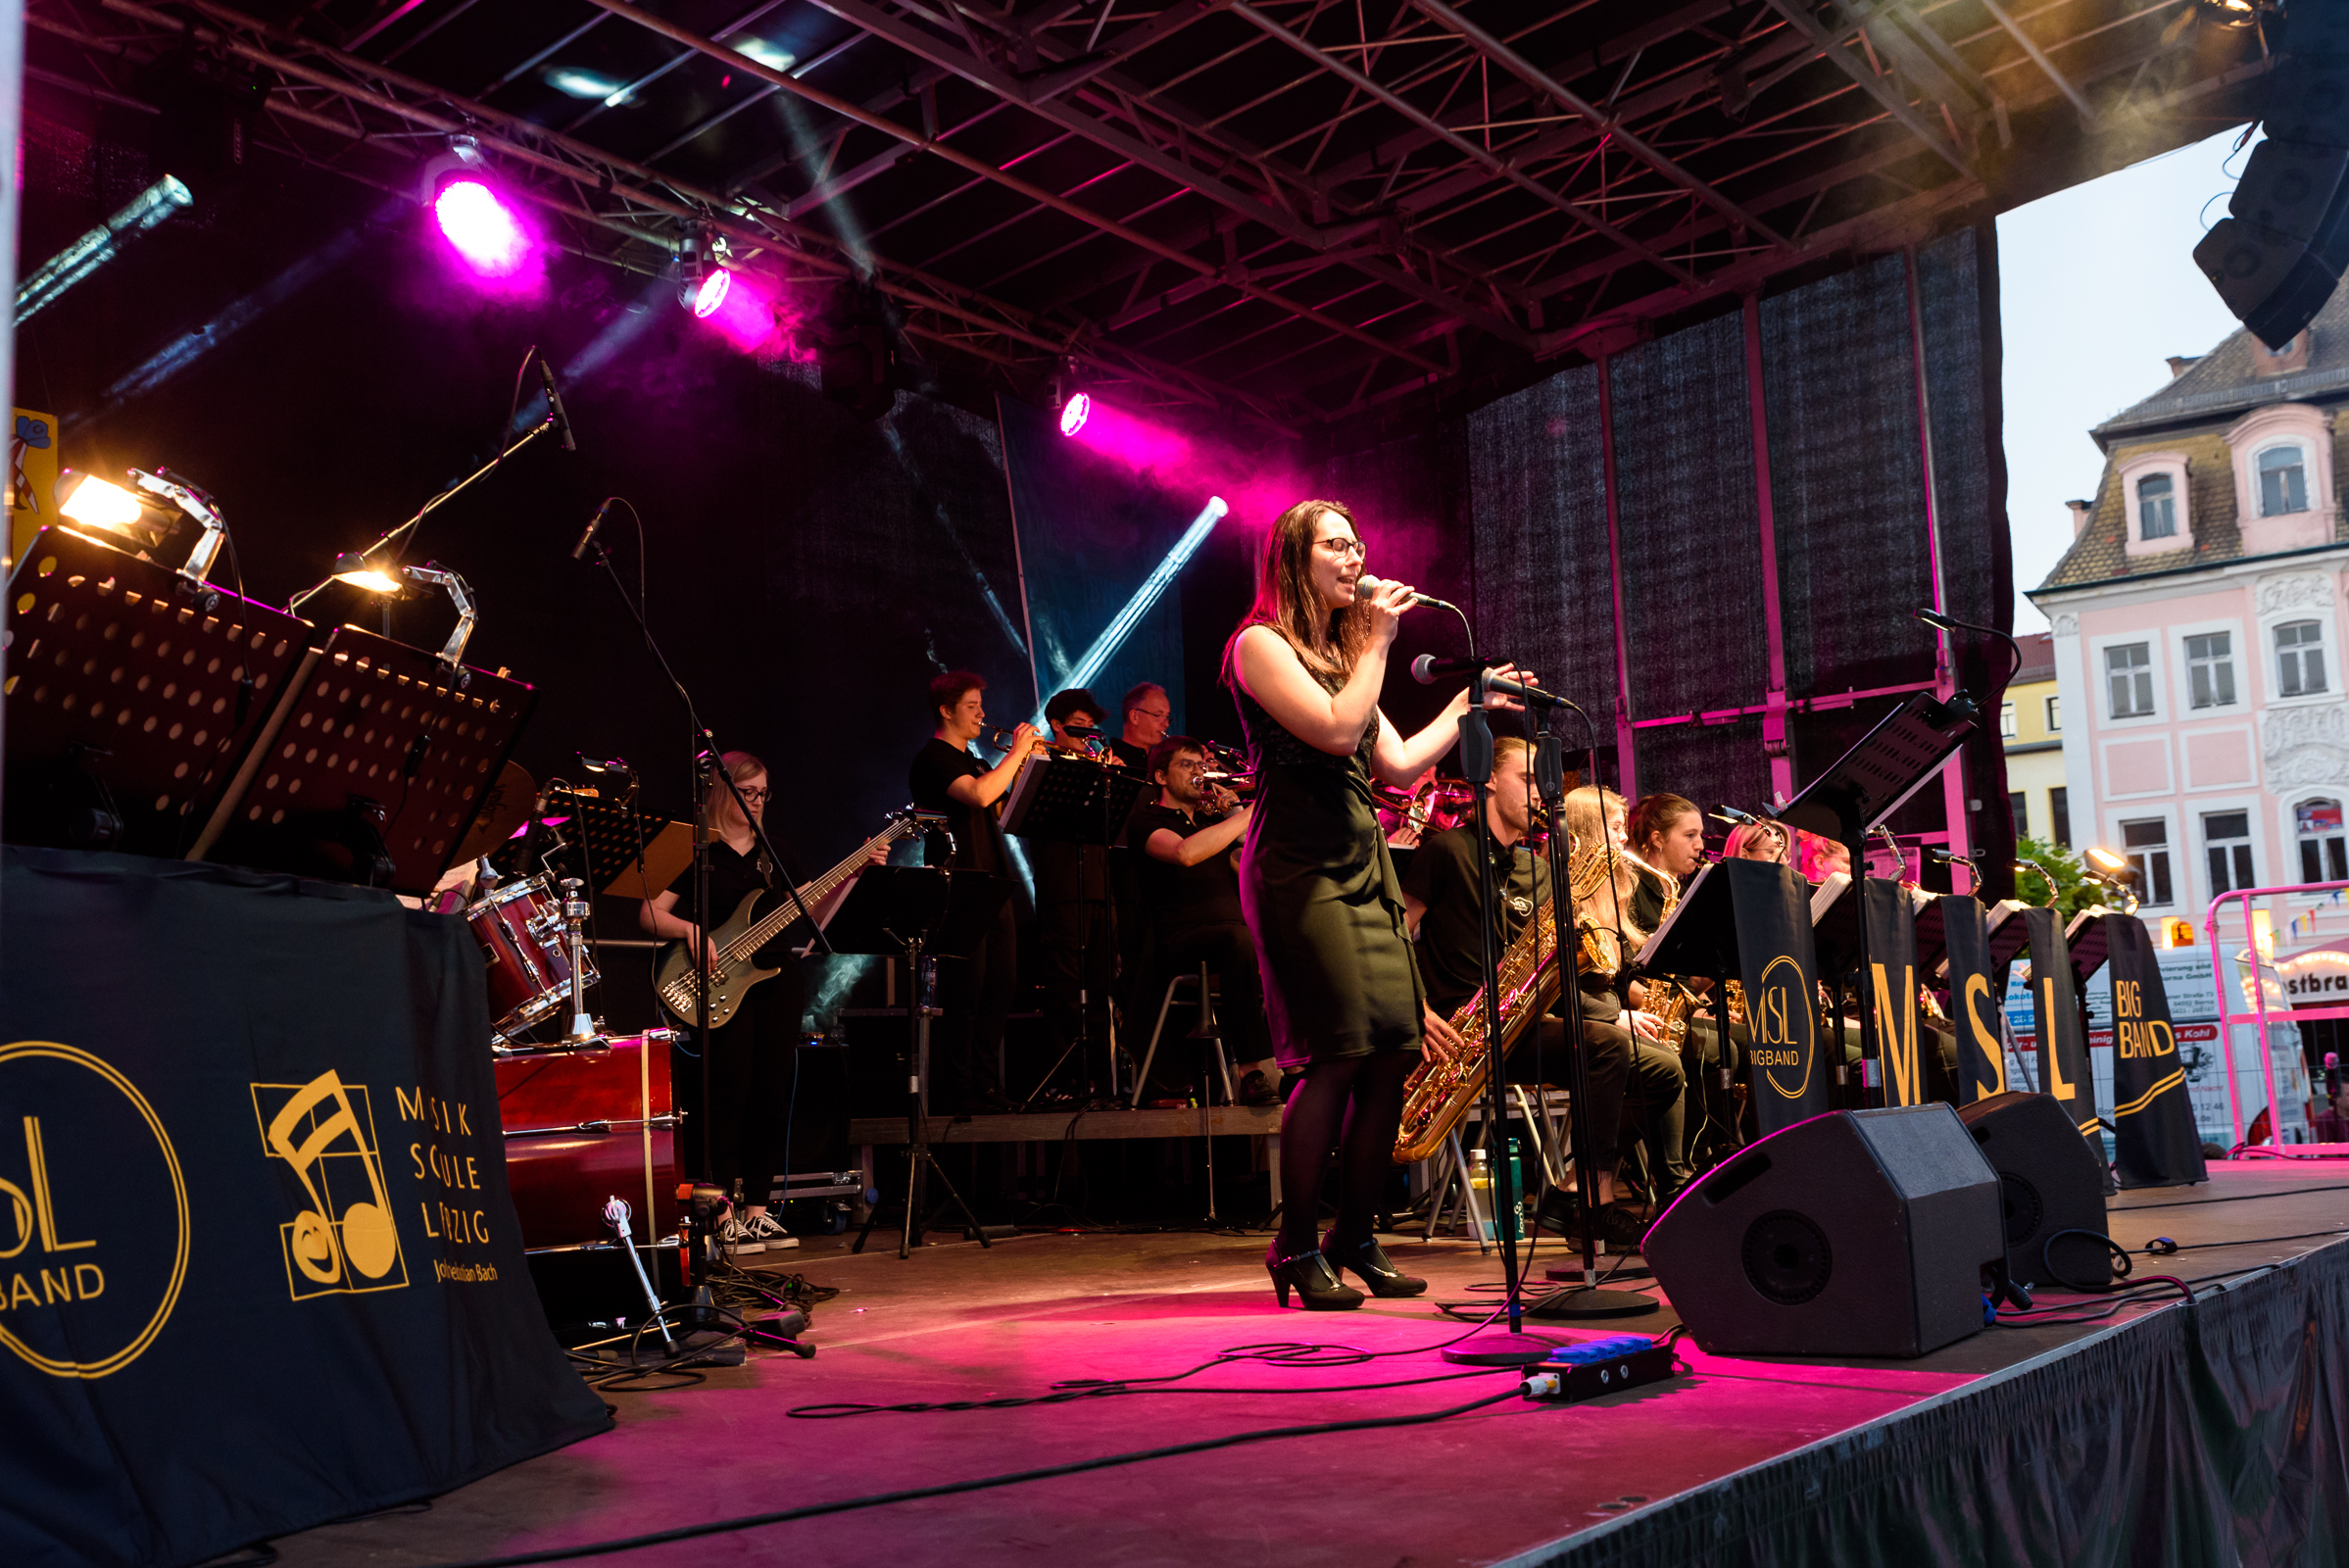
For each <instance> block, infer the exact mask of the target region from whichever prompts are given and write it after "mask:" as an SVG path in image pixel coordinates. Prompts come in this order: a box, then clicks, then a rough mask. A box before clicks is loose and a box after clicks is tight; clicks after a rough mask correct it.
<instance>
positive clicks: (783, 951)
mask: <svg viewBox="0 0 2349 1568" xmlns="http://www.w3.org/2000/svg"><path fill="white" fill-rule="evenodd" d="M723 761H724V763H725V767H726V771H727V772H728V773H729V774H731V775H732V776H733V779H734V783H735V787H736V788H737V789H740V790H741V791H742V798H743V800H744V801H746V802H748V803H749V805H750V808H751V814H752V816H754V817H757V818H758V819H759V821H760V822H764V821H765V819H766V802H767V796H768V793H769V792H768V788H767V777H766V764H765V763H764V762H761V761H760V760H759V759H758V758H756V757H753V756H752V755H751V754H750V753H748V752H728V753H726V754H725V757H724V759H723ZM703 808H704V809H705V810H706V811H707V812H708V814H709V820H710V919H711V920H713V921H722V920H724V919H725V918H726V917H727V916H729V915H731V914H732V913H733V912H734V911H735V909H736V908H737V907H739V906H740V905H741V903H742V901H743V900H744V899H745V898H746V897H748V896H749V895H750V894H752V893H754V892H756V893H760V894H761V895H762V896H761V897H760V899H759V903H758V905H757V909H758V911H759V913H761V914H764V913H765V912H767V911H768V910H770V909H772V908H773V907H775V904H776V901H778V900H788V899H789V898H790V896H791V895H790V893H789V892H788V891H787V890H786V889H785V887H784V884H783V882H782V880H781V879H782V878H783V877H789V878H791V880H792V881H793V882H794V883H798V882H803V881H805V880H807V878H806V875H805V873H804V872H803V870H802V869H801V868H800V867H799V866H797V865H795V864H791V863H788V862H789V860H790V858H791V850H790V847H789V846H788V845H787V844H784V843H782V842H780V840H781V835H780V834H776V833H773V832H771V831H770V832H769V834H768V835H767V836H768V837H769V838H770V839H775V840H777V841H778V842H777V844H776V853H778V854H780V855H782V856H783V857H784V858H785V859H786V862H787V863H785V864H784V865H782V866H779V867H778V866H771V865H769V864H767V863H766V855H765V852H764V851H762V850H760V849H759V840H758V836H757V835H756V834H754V833H753V832H752V831H751V823H750V821H749V820H748V819H746V818H745V817H744V816H743V814H742V809H741V808H740V807H738V806H736V805H735V804H734V795H733V792H732V791H731V790H728V789H727V788H726V786H725V785H724V784H723V783H721V782H719V781H717V780H714V779H713V780H711V782H710V794H709V797H708V799H707V800H705V801H704V803H703ZM869 856H870V859H871V861H872V863H873V864H876V865H878V864H880V863H882V862H883V861H885V860H887V859H888V858H889V851H888V848H887V847H886V846H885V845H876V846H874V847H873V849H872V850H871V851H870V852H869ZM855 886H856V878H855V877H854V876H852V877H850V878H849V879H848V880H847V881H845V882H843V883H842V884H841V885H840V886H839V887H837V888H835V889H833V890H832V891H831V892H830V893H829V894H827V895H826V896H825V897H823V898H822V899H811V900H810V901H809V903H808V910H809V912H810V913H812V914H813V915H814V916H815V920H816V923H817V924H818V925H822V924H824V923H825V922H826V921H829V920H830V919H831V918H832V915H833V912H834V911H835V910H837V909H838V908H839V907H840V906H841V903H842V901H844V900H845V899H847V897H848V895H849V891H850V889H852V888H853V887H855ZM680 900H682V901H684V904H685V907H686V908H687V909H688V910H690V909H691V908H692V907H693V905H692V901H693V869H692V867H690V866H688V867H687V868H686V870H685V872H684V873H683V874H682V875H680V876H679V877H678V878H677V880H676V881H675V882H673V883H671V884H670V885H669V887H668V889H667V890H666V891H665V892H663V893H661V895H660V896H659V897H657V898H655V899H653V900H651V901H650V902H648V903H647V904H645V905H644V906H643V907H642V908H641V909H640V910H639V911H638V913H637V923H638V924H639V925H641V926H643V927H644V929H645V930H646V931H647V932H649V933H651V934H652V935H653V936H656V937H661V938H665V939H667V940H670V941H679V942H683V943H685V944H686V945H687V947H688V949H689V950H690V951H691V952H693V953H694V954H695V955H696V956H702V954H703V944H702V940H701V937H702V933H701V931H700V929H699V928H698V927H696V926H695V925H694V923H693V922H692V921H691V920H689V919H686V918H685V917H684V916H683V915H681V914H680V913H679V912H678V903H679V901H680ZM806 941H807V934H806V932H805V929H804V928H799V927H798V923H797V922H794V927H792V928H787V929H786V931H785V933H784V934H783V935H782V936H778V937H777V938H776V939H775V940H774V941H772V942H770V943H768V944H767V946H766V948H765V949H764V950H762V951H761V952H760V953H759V955H758V956H757V958H756V960H755V961H756V962H757V963H758V965H759V967H760V968H762V969H764V968H771V969H775V970H777V971H779V972H778V973H776V974H775V975H774V976H773V977H772V978H770V979H767V980H764V981H761V982H759V984H757V985H754V986H752V987H751V988H750V989H749V990H748V991H746V992H744V993H743V996H742V1003H741V1006H740V1007H739V1009H738V1010H737V1011H736V1012H735V1013H734V1015H733V1016H732V1017H731V1018H729V1019H727V1020H726V1022H725V1023H723V1024H721V1025H719V1026H718V1027H716V1028H714V1029H712V1030H710V1041H709V1044H708V1047H707V1048H706V1049H699V1043H698V1042H692V1043H688V1042H682V1041H681V1042H680V1043H679V1044H678V1045H677V1046H676V1047H675V1048H674V1050H673V1058H672V1066H673V1068H674V1075H675V1076H674V1082H675V1085H676V1103H678V1104H680V1105H687V1106H693V1107H696V1108H698V1107H699V1106H700V1105H701V1103H702V1077H701V1075H702V1071H703V1069H704V1067H705V1065H707V1067H708V1070H709V1073H710V1127H709V1128H708V1130H707V1131H708V1136H709V1140H710V1142H709V1146H708V1155H709V1157H708V1159H707V1161H705V1160H704V1158H703V1154H704V1149H703V1144H702V1136H701V1134H700V1133H699V1132H698V1131H697V1130H696V1127H695V1123H696V1122H698V1121H699V1120H701V1118H700V1117H699V1116H687V1117H686V1118H685V1125H684V1128H683V1131H682V1135H681V1144H680V1148H679V1150H678V1153H679V1155H680V1157H681V1159H682V1161H683V1164H684V1168H685V1169H687V1170H689V1171H696V1172H698V1171H701V1170H703V1169H704V1168H705V1167H706V1168H707V1169H708V1170H709V1172H710V1176H711V1177H712V1179H714V1180H715V1182H716V1183H717V1185H718V1187H719V1188H720V1189H722V1190H724V1191H726V1192H732V1191H733V1188H734V1184H735V1182H736V1181H737V1180H739V1181H740V1182H741V1183H742V1190H743V1202H742V1205H741V1207H740V1208H738V1209H737V1210H736V1211H735V1212H733V1213H732V1214H729V1215H728V1216H727V1218H726V1222H725V1229H724V1232H723V1238H722V1239H723V1241H724V1242H725V1245H726V1248H727V1250H729V1251H732V1252H737V1253H740V1252H761V1251H765V1250H770V1249H777V1248H786V1247H796V1246H798V1245H799V1243H798V1241H797V1240H796V1239H795V1238H793V1237H792V1236H791V1235H789V1234H788V1233H787V1232H786V1231H785V1230H784V1229H783V1227H782V1226H781V1225H780V1224H778V1223H777V1222H776V1221H775V1220H774V1218H773V1217H772V1216H770V1215H769V1214H768V1213H767V1211H766V1195H767V1189H768V1187H769V1186H770V1185H771V1184H772V1183H773V1181H774V1179H775V1177H776V1175H777V1174H779V1173H780V1172H781V1171H782V1169H783V1163H782V1160H783V1149H784V1144H785V1142H786V1138H787V1128H786V1123H785V1118H786V1116H787V1114H788V1111H787V1109H786V1107H787V1104H788V1102H789V1097H790V1095H791V1080H792V1069H793V1058H794V1056H795V1055H796V1054H797V1051H798V1046H799V1030H800V1014H801V1011H802V1009H803V1008H804V1007H805V1005H806V996H805V993H804V989H803V987H802V984H801V979H800V972H799V955H798V953H797V952H795V951H793V950H794V947H795V945H798V944H804V943H805V942H806ZM719 945H720V946H723V938H722V937H721V939H720V944H719ZM683 1021H684V1022H685V1023H686V1024H688V1025H690V1024H691V1023H692V1021H693V1020H692V1019H691V1018H690V1017H688V1018H686V1019H684V1020H683Z"/></svg>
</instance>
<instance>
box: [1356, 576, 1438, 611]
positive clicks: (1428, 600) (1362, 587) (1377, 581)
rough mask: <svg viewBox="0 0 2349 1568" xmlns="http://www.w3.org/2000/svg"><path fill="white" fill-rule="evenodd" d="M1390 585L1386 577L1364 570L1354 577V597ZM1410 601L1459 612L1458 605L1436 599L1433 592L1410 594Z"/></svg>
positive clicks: (1359, 596) (1363, 597) (1381, 589)
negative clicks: (1375, 575)
mask: <svg viewBox="0 0 2349 1568" xmlns="http://www.w3.org/2000/svg"><path fill="white" fill-rule="evenodd" d="M1391 586H1393V585H1392V584H1390V583H1389V582H1388V581H1387V579H1386V578H1384V577H1373V576H1371V575H1370V574H1369V573H1368V572H1364V573H1363V574H1362V575H1361V576H1359V577H1356V578H1355V579H1354V597H1355V598H1356V599H1367V598H1369V597H1370V596H1371V595H1372V594H1375V593H1379V592H1382V591H1384V590H1385V589H1387V588H1389V587H1391ZM1411 603H1413V604H1415V605H1425V606H1427V607H1428V609H1430V610H1448V611H1450V612H1451V613H1453V614H1455V615H1456V614H1458V613H1460V607H1459V606H1458V605H1455V604H1450V603H1448V602H1446V601H1444V600H1442V599H1438V598H1437V597H1436V596H1435V595H1433V594H1421V593H1415V594H1413V595H1412V596H1411Z"/></svg>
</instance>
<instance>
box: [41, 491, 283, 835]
mask: <svg viewBox="0 0 2349 1568" xmlns="http://www.w3.org/2000/svg"><path fill="white" fill-rule="evenodd" d="M7 627H8V634H9V638H10V647H9V665H10V668H9V679H8V687H7V696H6V699H5V711H6V717H5V720H4V721H0V722H4V723H5V725H6V731H7V735H8V772H7V797H8V819H7V836H8V838H9V840H10V841H11V842H13V843H18V844H47V845H56V846H61V847H67V848H78V849H116V850H123V851H127V852H129V853H131V854H134V855H153V856H165V857H177V856H179V855H180V854H181V853H182V852H184V851H185V850H186V849H187V847H188V845H189V844H190V843H191V842H193V841H194V840H195V839H196V838H197V836H198V833H199V831H200V830H201V829H202V828H203V826H204V824H205V823H206V822H207V821H208V820H210V819H211V817H212V814H213V813H214V811H215V810H216V809H219V808H220V807H221V806H223V805H226V804H233V802H234V800H235V798H236V795H237V793H238V791H239V789H240V788H241V785H242V783H243V781H244V774H243V773H241V772H240V771H239V770H238V764H239V762H240V761H243V760H246V759H247V758H249V757H250V756H252V754H253V753H254V752H255V751H256V749H257V746H258V744H259V743H258V737H259V736H260V735H262V734H263V733H264V731H265V730H267V729H268V727H269V722H270V719H271V718H272V716H273V715H274V713H275V712H276V711H277V709H278V707H279V705H280V703H281V702H282V701H283V700H284V695H285V692H286V690H287V689H288V687H289V686H291V685H292V684H294V682H293V679H292V677H293V671H294V669H295V667H296V666H297V665H298V664H299V663H300V662H302V661H303V659H304V658H305V657H306V653H307V650H308V649H309V647H310V641H311V629H312V628H311V626H310V623H309V622H307V621H304V620H301V619H298V618H296V617H295V616H292V615H289V614H287V613H285V612H283V611H281V610H272V609H270V608H269V606H267V605H259V604H255V603H254V602H253V601H251V600H249V599H244V598H240V597H239V596H237V595H235V594H232V593H229V592H227V591H226V590H225V589H220V588H212V587H206V586H204V585H202V584H199V583H191V582H189V581H188V580H187V579H186V578H184V577H182V576H180V575H179V573H177V572H175V571H173V570H171V568H170V567H168V566H162V565H158V564H155V563H154V562H152V561H147V560H143V559H141V558H140V557H138V556H135V555H132V554H130V553H129V552H127V551H124V550H120V549H117V548H116V547H115V546H113V545H110V544H107V543H105V542H104V541H102V540H99V539H93V538H91V537H89V536H88V535H87V534H83V533H80V532H78V531H76V530H74V529H72V528H65V527H56V526H52V527H46V528H43V529H41V530H40V531H39V532H37V533H35V534H34V535H33V536H32V539H31V542H30V543H29V545H28V546H27V547H26V549H25V551H24V558H23V560H21V561H20V562H18V564H17V569H16V570H15V572H13V573H12V574H11V575H10V577H9V584H8V614H7ZM109 818H111V819H112V820H111V821H109Z"/></svg>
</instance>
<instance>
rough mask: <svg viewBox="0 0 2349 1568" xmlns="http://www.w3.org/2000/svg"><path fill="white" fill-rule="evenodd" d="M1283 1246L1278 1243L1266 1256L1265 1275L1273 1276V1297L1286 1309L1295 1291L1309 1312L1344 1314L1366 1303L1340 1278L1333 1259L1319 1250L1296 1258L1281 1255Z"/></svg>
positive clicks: (1302, 1253)
mask: <svg viewBox="0 0 2349 1568" xmlns="http://www.w3.org/2000/svg"><path fill="white" fill-rule="evenodd" d="M1280 1245H1281V1244H1280V1243H1279V1242H1278V1241H1275V1242H1274V1243H1273V1244H1272V1247H1271V1248H1268V1249H1266V1250H1265V1253H1264V1272H1265V1273H1267V1274H1270V1275H1271V1276H1272V1291H1273V1295H1274V1296H1275V1297H1277V1298H1279V1299H1280V1303H1281V1304H1282V1305H1283V1306H1287V1305H1288V1304H1289V1292H1290V1291H1291V1290H1292V1289H1293V1288H1294V1289H1295V1290H1296V1292H1297V1295H1298V1296H1299V1297H1301V1298H1303V1302H1302V1304H1303V1306H1304V1308H1305V1310H1306V1311H1308V1312H1343V1311H1345V1310H1346V1309H1347V1308H1348V1307H1355V1306H1360V1305H1361V1304H1362V1293H1361V1292H1360V1291H1357V1290H1355V1289H1354V1288H1353V1287H1352V1286H1350V1285H1348V1284H1346V1282H1345V1281H1343V1280H1341V1279H1339V1278H1338V1271H1337V1270H1336V1269H1333V1268H1331V1267H1330V1260H1329V1259H1328V1258H1326V1257H1324V1256H1322V1255H1321V1253H1320V1252H1318V1251H1313V1252H1299V1253H1297V1255H1296V1256H1295V1257H1282V1256H1280V1255H1278V1249H1279V1248H1280Z"/></svg>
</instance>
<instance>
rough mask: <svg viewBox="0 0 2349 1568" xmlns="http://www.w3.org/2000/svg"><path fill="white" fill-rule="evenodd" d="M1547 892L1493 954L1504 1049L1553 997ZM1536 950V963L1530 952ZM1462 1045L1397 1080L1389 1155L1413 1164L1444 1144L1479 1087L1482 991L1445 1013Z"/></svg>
mask: <svg viewBox="0 0 2349 1568" xmlns="http://www.w3.org/2000/svg"><path fill="white" fill-rule="evenodd" d="M1556 908H1557V901H1556V900H1554V899H1551V900H1547V901H1545V902H1544V903H1543V904H1542V907H1541V908H1540V909H1538V910H1537V911H1535V914H1534V918H1532V919H1531V920H1528V921H1527V922H1526V923H1525V929H1524V930H1523V931H1520V932H1518V933H1517V940H1516V941H1514V942H1512V943H1510V944H1509V947H1508V951H1507V952H1505V953H1503V954H1502V955H1501V957H1500V973H1499V980H1500V994H1499V995H1500V1005H1499V1008H1498V1011H1499V1015H1500V1054H1502V1055H1503V1056H1504V1057H1505V1056H1506V1055H1507V1054H1509V1048H1510V1047H1512V1046H1514V1045H1516V1044H1517V1041H1518V1037H1519V1036H1521V1035H1523V1034H1524V1033H1525V1030H1526V1026H1527V1025H1528V1024H1530V1023H1532V1022H1533V1021H1534V1020H1535V1019H1537V1018H1539V1017H1541V1016H1542V1013H1543V1012H1545V1011H1547V1010H1548V1009H1549V1006H1550V1005H1551V1004H1552V1003H1554V1002H1556V1001H1557V1000H1558V992H1559V989H1560V986H1559V980H1558V926H1557V917H1556V915H1555V913H1554V912H1553V911H1554V910H1555V909H1556ZM1537 952H1539V953H1540V955H1541V956H1540V960H1539V962H1538V963H1537V960H1536V957H1535V955H1536V953H1537ZM1448 1021H1449V1022H1450V1024H1451V1026H1452V1029H1453V1031H1454V1032H1455V1033H1457V1034H1458V1035H1459V1037H1460V1039H1461V1041H1462V1043H1463V1044H1464V1045H1465V1047H1466V1048H1467V1049H1465V1050H1463V1051H1461V1052H1460V1053H1459V1054H1456V1055H1454V1056H1453V1057H1452V1058H1451V1060H1449V1061H1438V1060H1437V1059H1436V1058H1435V1057H1433V1056H1430V1057H1428V1058H1427V1059H1426V1060H1425V1061H1423V1062H1421V1063H1420V1064H1419V1066H1418V1067H1417V1068H1415V1069H1414V1070H1413V1071H1412V1073H1411V1077H1410V1080H1409V1081H1408V1082H1407V1083H1406V1084H1404V1086H1403V1119H1402V1125H1401V1126H1400V1127H1399V1128H1397V1129H1396V1130H1395V1163H1396V1164H1397V1165H1410V1164H1416V1163H1417V1162H1418V1161H1420V1160H1423V1159H1425V1158H1427V1157H1428V1156H1429V1155H1430V1154H1433V1153H1434V1152H1436V1151H1437V1150H1439V1149H1441V1148H1443V1147H1444V1140H1445V1139H1446V1138H1449V1137H1450V1136H1451V1132H1452V1129H1453V1128H1454V1127H1457V1126H1458V1125H1459V1124H1460V1118H1461V1117H1463V1116H1465V1115H1467V1114H1468V1107H1469V1106H1471V1105H1473V1104H1475V1103H1476V1098H1477V1096H1479V1095H1481V1094H1483V1093H1484V1092H1485V1068H1486V1066H1487V1065H1488V1064H1489V1061H1490V1054H1489V1052H1488V1051H1487V1049H1486V1044H1485V993H1484V992H1483V991H1482V990H1481V989H1480V990H1479V991H1478V992H1477V994H1476V995H1475V996H1473V997H1470V998H1469V999H1468V1000H1467V1001H1466V1002H1464V1003H1462V1004H1461V1005H1459V1007H1458V1008H1457V1009H1456V1010H1455V1011H1454V1012H1453V1013H1452V1015H1451V1017H1450V1019H1449V1020H1448Z"/></svg>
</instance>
